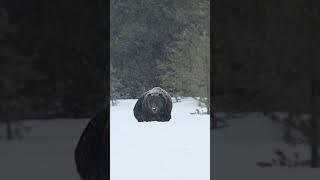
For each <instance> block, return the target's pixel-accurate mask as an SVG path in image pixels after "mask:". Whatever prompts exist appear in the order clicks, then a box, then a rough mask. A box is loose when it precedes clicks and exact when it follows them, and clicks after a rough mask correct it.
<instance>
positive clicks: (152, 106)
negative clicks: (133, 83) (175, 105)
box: [133, 87, 172, 122]
mask: <svg viewBox="0 0 320 180" xmlns="http://www.w3.org/2000/svg"><path fill="white" fill-rule="evenodd" d="M171 110H172V100H171V96H170V94H169V93H167V91H165V90H163V89H161V88H160V87H154V88H153V89H151V90H149V91H147V92H145V93H144V94H143V95H142V96H141V97H140V98H139V99H138V101H137V103H136V104H135V106H134V109H133V113H134V116H135V118H136V119H137V120H138V122H143V121H162V122H164V121H169V120H170V119H171Z"/></svg>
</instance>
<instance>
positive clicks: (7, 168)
mask: <svg viewBox="0 0 320 180" xmlns="http://www.w3.org/2000/svg"><path fill="white" fill-rule="evenodd" d="M87 123H88V119H76V120H72V119H67V120H63V119H59V120H41V121H39V120H30V121H26V122H25V124H26V125H27V126H30V127H32V131H31V132H30V134H28V135H27V136H26V137H25V138H24V139H23V140H21V141H12V142H7V141H0V180H79V179H80V178H79V176H78V174H77V173H76V170H75V165H74V155H73V153H74V148H75V146H76V143H77V141H78V139H79V137H80V134H81V132H82V130H83V129H84V127H85V126H86V124H87Z"/></svg>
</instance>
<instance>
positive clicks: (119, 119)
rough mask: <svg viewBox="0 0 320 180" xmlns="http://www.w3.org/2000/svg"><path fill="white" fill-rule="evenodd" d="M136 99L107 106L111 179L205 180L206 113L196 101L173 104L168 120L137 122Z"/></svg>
mask: <svg viewBox="0 0 320 180" xmlns="http://www.w3.org/2000/svg"><path fill="white" fill-rule="evenodd" d="M136 101H137V99H129V100H120V101H119V104H118V105H117V106H111V108H110V110H111V111H110V120H111V121H110V127H111V128H110V158H111V160H110V166H111V167H110V173H111V175H110V176H111V178H110V179H111V180H209V179H210V122H209V119H210V116H209V115H191V114H190V113H191V112H195V109H196V108H198V109H201V108H199V107H198V106H197V104H198V103H197V101H195V100H194V99H192V98H184V99H182V101H181V102H179V103H174V104H173V109H172V114H171V115H172V119H171V120H170V121H169V122H138V121H137V120H136V119H135V117H134V115H133V107H134V105H135V103H136Z"/></svg>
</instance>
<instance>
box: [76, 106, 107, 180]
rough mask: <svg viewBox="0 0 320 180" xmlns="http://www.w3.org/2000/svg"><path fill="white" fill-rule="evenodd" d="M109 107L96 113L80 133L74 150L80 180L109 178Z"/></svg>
mask: <svg viewBox="0 0 320 180" xmlns="http://www.w3.org/2000/svg"><path fill="white" fill-rule="evenodd" d="M107 115H109V107H107V109H104V110H102V111H100V112H98V113H97V114H96V115H95V117H94V118H92V119H91V120H90V122H89V123H88V125H87V127H86V128H85V129H84V131H83V132H82V135H81V137H80V140H79V142H78V144H77V146H76V149H75V163H76V168H77V171H78V173H79V175H80V177H81V179H82V180H106V179H107V178H109V175H110V170H109V168H108V164H109V159H110V157H109V146H110V145H109V142H110V140H109V123H108V122H109V121H108V116H107Z"/></svg>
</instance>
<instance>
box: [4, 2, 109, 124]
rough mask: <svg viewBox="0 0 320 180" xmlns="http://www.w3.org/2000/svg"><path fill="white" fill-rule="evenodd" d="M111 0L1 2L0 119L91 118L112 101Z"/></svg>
mask: <svg viewBox="0 0 320 180" xmlns="http://www.w3.org/2000/svg"><path fill="white" fill-rule="evenodd" d="M107 3H108V2H105V1H100V0H94V1H87V0H81V1H77V2H75V1H71V0H55V1H49V0H31V1H26V0H7V1H6V0H1V1H0V62H1V64H0V86H1V87H0V93H1V95H0V98H1V99H0V101H1V105H0V121H6V120H8V119H20V118H55V117H88V116H91V115H93V114H94V113H95V112H96V111H97V109H99V108H101V107H102V106H103V105H105V103H106V99H107V94H108V93H107V88H106V87H107V83H106V82H107V72H108V71H107V67H108V63H109V59H108V58H109V57H108V53H107V48H108V47H109V46H108V44H107V43H108V40H107V37H108V31H107V29H108V28H107V27H106V23H107V17H108V16H107V13H108V12H107V10H106V8H107Z"/></svg>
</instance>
